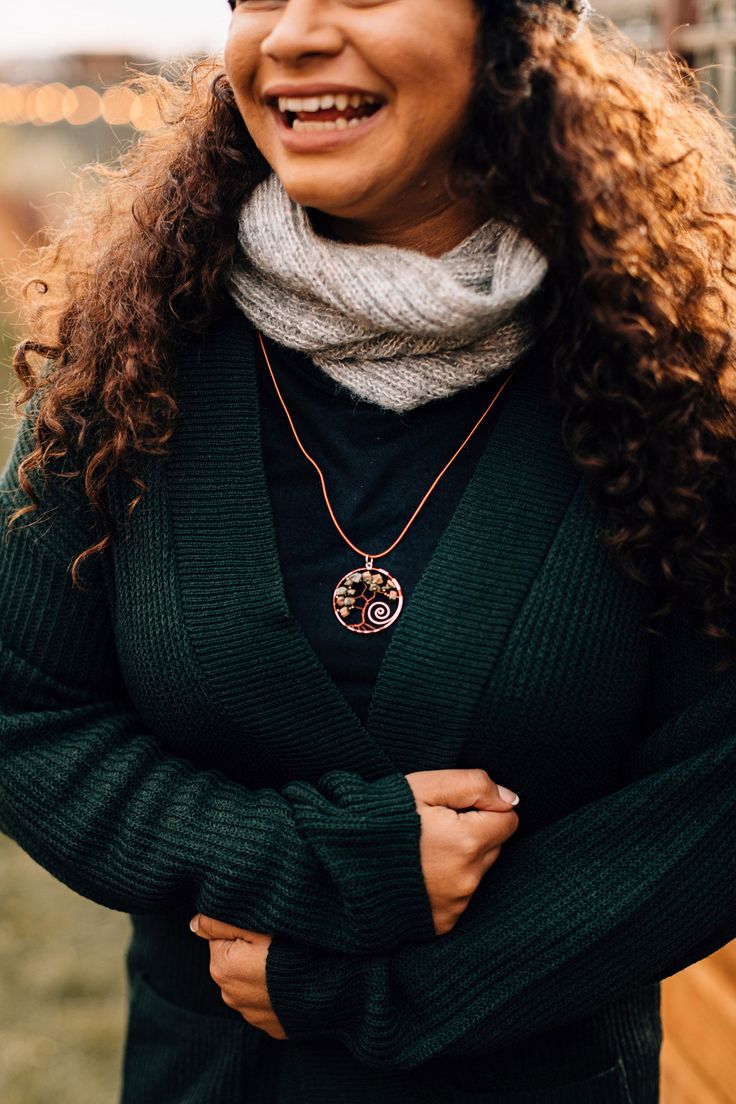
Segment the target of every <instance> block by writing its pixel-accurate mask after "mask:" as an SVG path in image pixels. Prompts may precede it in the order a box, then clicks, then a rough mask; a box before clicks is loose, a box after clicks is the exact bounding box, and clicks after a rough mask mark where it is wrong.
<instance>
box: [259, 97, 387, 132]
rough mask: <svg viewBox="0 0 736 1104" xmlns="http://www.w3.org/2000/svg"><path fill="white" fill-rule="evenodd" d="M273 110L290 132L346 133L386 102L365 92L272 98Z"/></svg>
mask: <svg viewBox="0 0 736 1104" xmlns="http://www.w3.org/2000/svg"><path fill="white" fill-rule="evenodd" d="M268 103H269V106H270V107H271V108H272V109H273V110H274V111H276V112H277V114H278V115H280V117H281V119H282V121H283V123H284V125H285V126H287V127H288V128H289V129H290V130H296V131H310V130H312V131H317V130H346V129H347V128H348V127H357V126H359V125H360V123H361V122H363V121H364V120H365V119H369V118H370V117H371V116H372V115H375V114H376V112H377V111H380V110H381V108H382V107H383V106H384V101H383V100H381V99H379V98H378V97H377V96H371V95H367V94H365V93H362V92H353V93H348V92H337V93H328V92H325V93H324V94H322V95H314V96H278V97H276V96H272V97H269V100H268Z"/></svg>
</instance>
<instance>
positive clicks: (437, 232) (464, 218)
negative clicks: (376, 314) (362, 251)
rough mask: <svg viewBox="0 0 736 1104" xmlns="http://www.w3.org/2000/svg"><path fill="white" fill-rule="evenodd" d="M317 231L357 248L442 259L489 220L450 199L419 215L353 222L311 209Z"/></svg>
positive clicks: (468, 205)
mask: <svg viewBox="0 0 736 1104" xmlns="http://www.w3.org/2000/svg"><path fill="white" fill-rule="evenodd" d="M309 216H310V220H311V222H312V225H313V227H314V229H315V230H316V232H317V233H318V234H320V235H322V237H327V238H331V239H332V240H333V241H341V242H348V243H350V244H353V245H393V246H397V247H398V248H401V249H411V250H414V251H416V252H418V253H424V254H425V255H426V256H428V257H441V256H442V254H443V253H447V252H449V251H450V250H451V249H454V248H455V246H456V245H459V244H460V242H461V241H464V240H465V238H467V237H468V236H469V235H470V234H472V233H473V231H474V230H477V229H478V227H479V226H481V225H482V224H483V223H484V222H485V221H486V220H487V218H488V215H487V214H483V213H482V212H481V210H480V208H478V207H476V206H475V205H474V204H473V203H472V202H471V201H470V200H462V201H457V200H450V199H447V201H446V202H445V204H444V205H442V206H438V207H435V208H434V209H432V210H430V211H428V212H426V213H423V214H419V215H417V214H416V212H415V213H410V214H408V215H406V216H402V215H401V213H399V214H398V215H397V216H389V217H387V218H376V219H371V218H366V219H352V218H341V217H339V216H336V215H330V214H327V213H325V212H324V211H318V210H316V209H311V210H310V212H309Z"/></svg>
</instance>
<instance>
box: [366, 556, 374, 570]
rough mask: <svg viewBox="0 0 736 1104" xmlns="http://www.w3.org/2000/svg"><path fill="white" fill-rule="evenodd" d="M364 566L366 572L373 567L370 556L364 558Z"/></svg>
mask: <svg viewBox="0 0 736 1104" xmlns="http://www.w3.org/2000/svg"><path fill="white" fill-rule="evenodd" d="M365 566H366V570H367V571H370V570H371V568H372V567H373V557H372V556H366V558H365Z"/></svg>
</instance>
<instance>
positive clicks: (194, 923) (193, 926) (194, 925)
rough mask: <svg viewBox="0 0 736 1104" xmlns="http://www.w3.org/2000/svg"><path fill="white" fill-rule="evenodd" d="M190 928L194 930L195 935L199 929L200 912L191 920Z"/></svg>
mask: <svg viewBox="0 0 736 1104" xmlns="http://www.w3.org/2000/svg"><path fill="white" fill-rule="evenodd" d="M189 930H190V931H193V932H194V934H195V935H196V934H197V932H198V931H199V913H197V915H196V916H193V917H192V919H191V920H190V921H189Z"/></svg>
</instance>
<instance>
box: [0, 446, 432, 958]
mask: <svg viewBox="0 0 736 1104" xmlns="http://www.w3.org/2000/svg"><path fill="white" fill-rule="evenodd" d="M29 436H30V430H29V429H28V427H27V425H24V426H23V427H22V429H21V431H20V432H19V434H18V436H17V439H16V446H15V451H14V454H13V456H12V457H11V459H10V461H9V464H8V465H7V467H6V468H5V471H4V472H3V474H2V476H0V529H1V530H2V532H0V755H1V756H2V771H0V829H1V830H3V831H4V832H5V833H7V834H8V835H9V836H11V837H12V838H14V839H15V840H16V841H17V842H18V843H19V844H20V846H21V847H23V848H24V849H25V850H26V851H27V852H28V853H29V854H30V855H31V856H32V857H33V858H34V859H35V860H36V861H37V862H39V863H40V864H41V865H42V866H44V867H45V868H46V869H47V870H49V871H50V872H51V873H52V874H53V875H55V876H56V877H57V878H58V879H60V880H61V881H63V882H65V883H66V884H67V885H69V886H70V887H71V888H72V889H74V890H76V891H77V892H78V893H80V894H82V895H84V896H86V897H89V898H91V899H92V900H94V901H97V902H98V903H100V904H102V905H105V906H107V907H109V908H113V909H120V910H123V911H127V912H134V913H153V912H169V911H172V910H175V909H188V910H191V913H192V914H193V913H194V912H196V911H199V910H201V911H202V912H205V913H207V914H209V915H212V916H215V917H221V918H222V919H225V920H227V921H229V922H231V923H232V922H234V923H237V924H239V925H242V926H243V927H246V928H250V929H254V930H259V931H267V932H275V933H281V934H283V935H285V936H289V937H291V938H293V939H296V940H299V941H303V942H304V943H306V944H314V945H318V946H320V947H325V948H330V949H334V950H339V951H342V952H347V953H354V952H357V951H361V952H363V953H366V952H368V951H370V950H374V951H379V950H384V949H389V948H390V947H393V946H396V945H398V944H400V943H402V942H404V941H406V940H412V939H422V938H426V939H431V938H432V937H433V936H434V929H433V925H432V916H431V910H430V906H429V900H428V897H427V894H426V891H425V887H424V881H423V878H422V872H421V863H420V855H419V825H420V821H419V816H418V814H417V812H416V807H415V803H414V798H413V795H412V792H411V789H410V787H409V785H408V783H407V782H406V779H405V778H404V776H403V775H402V774H400V773H398V772H396V773H392V774H389V775H387V776H386V777H383V778H380V779H378V780H372V781H370V782H369V781H366V780H364V779H363V778H362V777H360V776H359V775H357V774H354V773H352V772H348V771H332V772H330V773H329V774H327V775H325V776H323V777H322V778H321V779H320V780H319V782H318V783H317V784H316V785H310V784H307V783H305V782H299V781H295V782H293V783H291V784H290V785H289V786H287V787H285V788H284V790H283V791H281V792H277V791H276V790H273V789H256V790H251V789H248V788H246V787H245V786H243V785H241V784H240V783H239V782H236V781H234V780H233V779H229V778H228V777H227V776H226V775H224V774H223V773H221V772H218V771H216V770H206V769H200V768H199V767H197V766H195V765H194V764H192V763H190V762H188V761H187V760H185V759H183V758H178V757H175V756H173V755H169V754H166V752H165V749H164V748H162V746H161V745H160V743H159V742H158V741H157V739H156V737H155V735H154V734H153V733H152V732H150V731H146V730H145V728H144V727H143V725H142V723H141V720H140V718H139V716H138V715H137V713H136V712H135V708H134V706H133V705H132V703H131V701H130V698H129V697H128V695H127V693H126V692H125V690H124V687H123V686H122V683H121V679H120V675H119V667H118V664H117V660H116V653H115V647H114V635H113V630H112V623H111V617H110V614H109V603H108V600H107V596H106V594H105V593H104V592H103V589H102V583H101V577H100V578H95V577H94V576H91V574H90V573H89V572H88V573H87V575H88V577H87V580H86V589H84V590H81V591H80V590H79V589H78V588H75V587H73V586H72V584H71V579H70V574H69V569H68V565H69V562H70V560H71V558H72V555H67V554H66V552H68V551H70V550H73V551H74V552H78V551H79V550H80V549H81V548H84V547H87V546H88V545H89V544H90V543H92V541H91V539H90V533H91V529H90V522H89V511H87V510H86V509H85V506H86V499H84V498H83V495H82V494H81V493H80V492H76V493H77V498H76V499H74V498H73V497H72V493H71V488H73V487H76V485H77V483H78V481H71V480H61V479H59V478H58V477H56V476H49V477H47V478H46V479H45V480H43V481H40V480H39V481H38V486H36V479H35V477H34V487H35V489H36V490H37V491H38V493H40V494H43V495H44V499H43V500H42V507H43V509H42V510H41V511H40V512H37V513H34V514H29V515H26V516H25V517H23V518H21V519H20V520H19V521H18V522H17V523H16V527H14V528H12V529H10V530H7V519H8V517H9V515H10V513H11V512H12V510H13V509H15V508H16V507H17V506H18V505H19V504H20V503H21V502H25V501H27V499H26V498H25V496H24V495H23V494H22V492H21V491H20V489H19V487H18V484H17V479H16V471H17V464H18V461H19V459H20V457H21V456H22V455H25V454H26V452H27V450H28V449H29V447H30V440H29ZM62 487H63V488H64V489H63V490H61V489H60V488H62ZM80 499H83V501H80ZM51 537H53V539H51ZM65 540H66V542H67V545H68V546H69V548H68V549H66V550H65V549H64V541H65Z"/></svg>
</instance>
